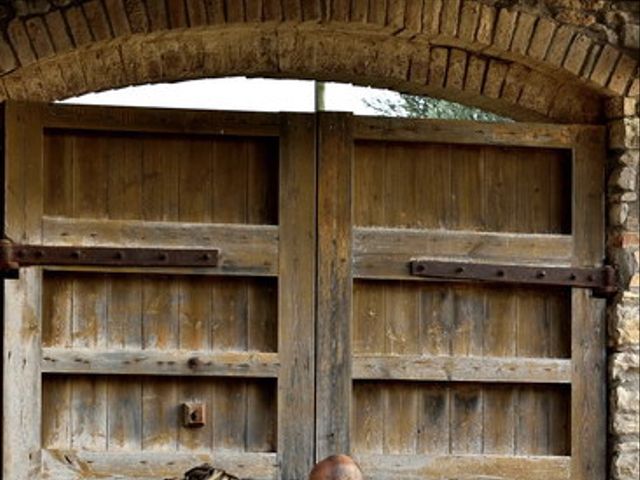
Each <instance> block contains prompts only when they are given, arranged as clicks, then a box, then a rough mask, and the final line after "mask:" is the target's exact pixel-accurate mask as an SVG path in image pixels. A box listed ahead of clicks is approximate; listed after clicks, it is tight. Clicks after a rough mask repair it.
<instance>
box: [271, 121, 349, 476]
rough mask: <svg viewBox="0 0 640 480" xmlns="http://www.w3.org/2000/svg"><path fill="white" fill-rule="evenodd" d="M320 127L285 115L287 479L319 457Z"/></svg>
mask: <svg viewBox="0 0 640 480" xmlns="http://www.w3.org/2000/svg"><path fill="white" fill-rule="evenodd" d="M315 130H316V128H315V118H314V117H312V116H308V115H293V114H291V115H283V116H282V136H281V139H280V201H279V205H280V207H279V210H280V213H279V215H278V218H279V219H280V227H279V231H280V244H279V278H278V281H279V285H278V354H279V357H280V365H281V368H280V374H279V377H278V456H279V460H280V462H281V463H280V464H281V472H280V477H281V479H282V480H296V479H299V478H304V477H305V476H306V475H308V473H309V471H310V470H311V467H312V465H313V463H314V459H315V455H314V446H315V438H314V431H315V428H314V421H315V420H314V415H315V410H314V404H315V395H314V372H315V359H314V350H315V333H314V317H315V308H316V303H315V295H314V291H315V281H316V224H315V211H316V195H315V189H316V156H315V150H316V146H315V145H316V142H315V135H316V131H315ZM349 380H350V379H349Z"/></svg>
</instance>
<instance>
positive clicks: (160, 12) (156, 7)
mask: <svg viewBox="0 0 640 480" xmlns="http://www.w3.org/2000/svg"><path fill="white" fill-rule="evenodd" d="M147 14H148V15H149V29H150V30H151V31H152V32H155V31H158V30H165V29H167V28H168V27H169V22H168V20H167V6H166V4H165V3H164V2H147Z"/></svg>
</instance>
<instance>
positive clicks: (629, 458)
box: [611, 450, 640, 480]
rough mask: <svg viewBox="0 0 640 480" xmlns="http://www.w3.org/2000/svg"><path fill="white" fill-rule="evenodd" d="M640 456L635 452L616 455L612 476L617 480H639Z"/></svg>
mask: <svg viewBox="0 0 640 480" xmlns="http://www.w3.org/2000/svg"><path fill="white" fill-rule="evenodd" d="M639 460H640V454H639V453H638V451H637V450H636V451H635V452H624V453H623V452H620V453H616V454H615V455H614V458H613V466H612V471H611V473H612V475H613V478H614V479H616V480H637V479H638V478H639V477H640V467H639V466H638V465H639V463H640V462H639Z"/></svg>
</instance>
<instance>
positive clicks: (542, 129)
mask: <svg viewBox="0 0 640 480" xmlns="http://www.w3.org/2000/svg"><path fill="white" fill-rule="evenodd" d="M602 131H603V130H602V129H601V128H600V127H583V126H575V125H554V124H539V123H536V124H532V123H481V122H471V121H458V120H455V121H452V120H422V119H421V120H413V119H397V118H382V117H363V116H358V117H356V118H355V119H354V137H355V138H356V139H357V140H383V141H406V142H437V143H447V144H471V145H478V144H481V145H505V146H523V147H551V148H572V147H573V144H574V142H575V140H576V138H577V136H578V135H580V134H583V132H587V134H588V132H595V133H597V134H600V132H602Z"/></svg>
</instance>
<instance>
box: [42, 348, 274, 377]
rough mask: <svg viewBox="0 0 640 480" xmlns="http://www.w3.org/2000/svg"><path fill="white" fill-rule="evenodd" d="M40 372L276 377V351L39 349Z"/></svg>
mask: <svg viewBox="0 0 640 480" xmlns="http://www.w3.org/2000/svg"><path fill="white" fill-rule="evenodd" d="M41 366H42V372H43V373H71V374H95V375H165V376H166V375H180V376H189V375H190V376H208V377H262V378H276V377H277V376H278V371H279V368H280V364H279V360H278V354H277V353H261V352H197V351H196V352H189V351H184V350H137V351H136V350H98V349H93V348H92V349H69V348H43V349H42V362H41Z"/></svg>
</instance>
